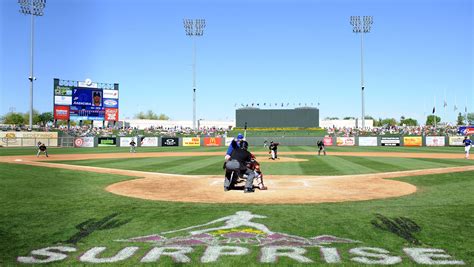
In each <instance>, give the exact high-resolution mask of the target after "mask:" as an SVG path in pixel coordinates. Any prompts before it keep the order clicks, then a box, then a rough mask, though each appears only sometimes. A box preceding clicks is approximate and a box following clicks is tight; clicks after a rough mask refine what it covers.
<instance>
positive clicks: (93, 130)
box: [1, 125, 228, 137]
mask: <svg viewBox="0 0 474 267" xmlns="http://www.w3.org/2000/svg"><path fill="white" fill-rule="evenodd" d="M1 129H2V130H3V131H28V128H27V127H25V126H16V125H8V126H4V127H2V128H1ZM33 130H34V131H43V132H51V131H56V132H60V134H62V135H67V136H74V137H79V136H80V137H95V136H97V137H110V136H137V135H143V136H168V137H178V136H212V137H225V136H226V135H227V130H228V129H224V128H216V127H200V128H199V129H198V130H193V129H191V128H190V127H180V126H177V127H167V128H163V127H149V128H146V129H144V130H139V129H137V128H135V127H93V126H91V125H83V126H70V127H67V126H64V125H63V126H58V127H52V126H44V127H34V129H33Z"/></svg>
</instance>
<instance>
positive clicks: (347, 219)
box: [0, 147, 474, 266]
mask: <svg viewBox="0 0 474 267" xmlns="http://www.w3.org/2000/svg"><path fill="white" fill-rule="evenodd" d="M313 149H314V148H313V147H282V149H281V151H311V150H313ZM223 150H225V148H211V149H208V148H197V149H196V148H179V149H176V148H175V149H173V151H223ZM262 150H263V148H262ZM118 151H121V152H125V151H127V149H126V148H123V149H120V148H118V149H117V148H112V149H110V148H106V149H104V148H100V149H54V150H51V153H56V154H59V153H78V152H80V153H110V152H118ZM140 151H149V152H152V151H164V149H160V148H155V149H146V150H145V149H143V150H140ZM329 151H399V152H414V151H421V152H435V153H439V152H444V153H462V152H461V151H462V150H460V148H434V149H433V148H413V149H412V148H329ZM4 152H5V153H4ZM0 153H1V155H23V154H31V151H29V150H27V149H8V150H3V149H2V150H0ZM299 157H302V158H307V159H308V160H309V161H307V162H292V163H281V164H277V165H275V164H274V163H264V164H262V169H263V170H264V172H265V173H268V174H295V175H298V174H300V175H323V174H324V175H341V174H354V173H373V172H385V171H396V170H406V169H421V168H436V167H445V166H446V167H448V166H463V165H469V164H472V163H471V161H466V160H454V159H453V160H447V159H401V158H370V157H346V156H344V157H342V156H327V157H319V158H318V157H316V156H314V157H313V156H299ZM68 163H73V164H80V165H89V166H100V167H108V168H125V169H136V170H144V171H153V172H155V171H158V172H167V173H181V174H220V173H221V172H222V170H221V167H222V157H215V156H212V157H193V158H191V159H190V158H183V157H170V158H153V159H149V158H148V159H147V158H140V159H138V158H137V159H114V160H94V161H92V160H87V161H76V162H68ZM129 179H134V178H131V177H125V176H119V175H104V174H98V173H91V172H83V171H71V170H62V169H51V168H45V167H34V166H28V165H16V164H7V163H0V203H1V204H0V205H1V211H2V213H1V216H0V251H1V253H0V266H16V265H18V264H19V263H18V262H17V257H19V256H26V257H28V256H34V258H35V259H37V260H45V259H48V258H50V257H52V256H51V254H48V255H49V256H47V255H43V256H41V255H36V256H35V255H33V254H31V252H32V251H33V250H37V249H42V248H46V247H52V246H67V247H70V248H73V249H74V250H75V251H72V252H67V253H66V252H65V253H63V254H64V255H67V257H66V258H65V259H62V260H58V261H56V262H53V263H49V264H48V265H52V266H83V265H84V264H86V263H84V262H81V260H80V259H79V258H80V257H81V255H82V256H84V255H83V254H84V253H85V252H86V251H89V250H90V249H92V248H95V247H106V248H107V249H106V251H105V252H104V253H102V254H100V257H102V258H106V257H112V256H114V255H115V254H117V253H118V252H119V251H120V250H122V249H123V248H126V247H131V246H136V247H137V249H136V252H135V253H134V254H133V255H132V256H130V257H129V258H126V259H124V260H121V261H117V262H115V263H111V265H113V266H117V265H121V266H136V265H139V264H140V261H141V260H142V259H143V257H144V256H145V255H147V254H148V252H149V251H150V250H151V249H152V248H153V247H155V246H154V245H153V244H151V243H131V242H117V241H116V240H119V239H127V238H132V237H138V236H146V235H151V234H157V233H162V232H165V231H170V230H176V229H182V228H186V227H189V226H193V225H198V224H204V223H207V222H210V221H213V220H216V219H219V218H222V217H225V216H229V215H233V214H235V213H236V212H238V211H250V212H252V213H253V214H258V215H264V216H267V218H260V219H253V220H252V221H253V222H257V223H260V224H264V225H265V226H267V227H268V228H269V229H271V230H272V231H274V232H278V233H285V234H288V235H293V236H299V237H304V238H310V237H314V236H319V235H332V236H336V237H340V238H348V239H352V240H357V241H360V243H347V244H345V243H333V244H328V245H324V246H325V247H328V248H336V249H337V251H338V253H339V257H340V259H339V262H338V263H327V261H328V260H327V259H325V258H323V257H322V256H321V255H322V254H321V252H320V249H319V248H318V247H304V249H305V253H304V257H306V258H308V259H310V260H311V261H312V263H308V264H303V263H299V262H298V260H296V259H293V258H291V257H286V256H280V257H279V258H278V260H277V262H276V263H277V264H279V265H281V266H290V265H291V266H296V265H317V266H360V264H361V263H360V262H357V260H360V258H365V259H368V260H372V261H373V262H376V263H377V262H378V261H381V259H384V258H387V256H386V255H385V256H383V255H382V254H383V253H380V252H378V254H377V253H376V255H375V256H365V257H363V256H361V255H360V254H357V252H354V251H352V252H349V251H350V250H351V249H354V248H362V247H371V248H380V249H385V250H387V251H388V253H389V255H390V256H392V257H395V258H397V259H398V257H399V259H401V263H398V265H397V266H415V265H417V264H416V262H415V261H414V260H413V259H412V258H410V257H408V256H407V253H406V252H404V251H403V249H404V248H424V249H429V248H436V249H442V250H443V251H444V252H439V251H438V252H436V253H437V254H438V257H437V256H436V255H435V256H432V257H431V259H432V260H433V262H434V263H436V262H437V261H438V262H439V261H441V260H448V259H444V258H442V257H443V255H449V256H451V258H449V259H450V260H458V261H460V260H462V261H464V263H465V265H466V266H472V265H474V243H473V242H472V237H473V236H474V214H473V212H472V211H473V210H474V195H473V194H472V188H474V172H461V173H451V174H441V175H426V176H417V177H405V178H399V179H397V180H400V181H404V182H407V183H411V184H413V185H415V186H417V188H418V191H417V192H416V193H415V194H412V195H407V196H403V197H398V198H389V199H380V200H370V201H358V202H344V203H323V204H307V205H257V204H255V205H243V204H240V205H238V204H225V205H223V204H192V203H174V202H161V201H148V200H141V199H134V198H128V197H123V196H119V195H115V194H112V193H109V192H106V191H105V190H104V187H106V186H107V185H109V184H113V183H116V182H119V181H125V180H129ZM255 194H258V192H256V193H255ZM107 216H110V217H109V218H105V217H107ZM377 216H378V217H377ZM112 217H113V218H112ZM104 218H105V219H104ZM102 219H103V222H102V223H103V224H101V223H100V220H102ZM108 219H109V220H108ZM114 220H115V221H114ZM106 222H107V223H106ZM375 225H379V227H376V226H375ZM380 226H382V227H380ZM81 229H82V231H81ZM86 230H87V231H86ZM86 232H87V234H85V233H86ZM77 233H81V234H79V235H77ZM78 236H79V238H78ZM229 246H238V247H243V248H247V249H248V250H249V252H248V254H247V255H245V256H232V255H221V256H220V257H219V258H218V259H217V260H216V262H215V263H214V264H213V265H218V266H237V265H239V266H242V265H244V266H245V265H249V266H254V265H259V264H261V263H260V262H261V261H262V257H263V256H262V255H263V254H265V253H263V252H262V251H263V249H264V248H263V247H260V246H253V245H246V244H235V243H233V244H229ZM156 247H160V246H156ZM287 250H288V248H287ZM290 250H291V249H290ZM207 251H208V248H207V247H206V246H196V247H193V251H192V252H190V253H188V254H187V256H189V259H190V262H191V264H193V265H198V264H203V263H201V261H202V257H203V255H204V254H205V253H207ZM285 251H286V250H285ZM262 253H263V254H262ZM372 253H373V252H372ZM436 253H434V254H436ZM56 254H57V255H63V254H61V253H58V251H56ZM54 255H55V254H54V253H53V256H54ZM57 255H56V256H57ZM380 255H382V256H380ZM98 257H99V256H98ZM425 258H426V257H425ZM421 259H423V257H421V258H418V260H421ZM373 262H372V263H373ZM379 263H380V262H379ZM452 263H453V262H452ZM454 263H456V262H454ZM458 263H459V262H458ZM89 264H90V265H92V264H91V263H89ZM177 264H178V263H175V262H173V260H171V257H169V256H165V255H164V256H162V257H161V258H160V259H159V260H156V262H155V263H148V264H145V263H143V264H142V265H145V266H152V265H163V266H172V265H177ZM419 265H420V266H423V264H419ZM425 265H426V264H425Z"/></svg>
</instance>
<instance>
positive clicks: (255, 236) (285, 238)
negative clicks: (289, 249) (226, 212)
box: [117, 211, 360, 247]
mask: <svg viewBox="0 0 474 267" xmlns="http://www.w3.org/2000/svg"><path fill="white" fill-rule="evenodd" d="M264 218H267V217H266V216H263V215H258V214H252V213H251V212H249V211H237V212H236V213H235V214H234V215H230V216H226V217H222V218H219V219H216V220H213V221H210V222H208V223H205V224H200V225H195V226H190V227H186V228H183V229H178V230H171V231H166V232H161V233H159V234H152V235H147V236H139V237H132V238H128V239H125V240H117V241H121V242H148V243H154V244H156V245H161V246H198V245H230V244H249V245H255V246H299V247H301V246H303V247H305V246H311V247H315V246H316V247H318V246H323V245H328V244H332V243H359V242H360V241H356V240H352V239H347V238H340V237H336V236H331V235H320V236H315V237H312V238H305V237H300V236H295V235H289V234H285V233H278V232H273V231H271V230H270V229H269V228H268V227H267V226H266V225H264V224H261V223H257V222H253V221H252V220H253V219H264ZM219 223H224V225H221V226H219ZM206 226H214V227H208V228H205V227H206ZM180 232H184V233H187V235H184V236H175V237H167V236H170V235H175V234H176V233H180Z"/></svg>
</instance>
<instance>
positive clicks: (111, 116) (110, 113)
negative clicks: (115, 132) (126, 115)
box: [105, 108, 119, 121]
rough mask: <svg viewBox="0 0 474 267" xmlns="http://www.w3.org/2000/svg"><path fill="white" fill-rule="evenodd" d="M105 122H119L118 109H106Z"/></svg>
mask: <svg viewBox="0 0 474 267" xmlns="http://www.w3.org/2000/svg"><path fill="white" fill-rule="evenodd" d="M105 120H106V121H118V120H119V114H118V109H116V108H106V109H105Z"/></svg>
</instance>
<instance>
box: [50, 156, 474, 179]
mask: <svg viewBox="0 0 474 267" xmlns="http://www.w3.org/2000/svg"><path fill="white" fill-rule="evenodd" d="M262 157H264V156H262ZM293 157H294V158H301V159H306V160H307V161H300V162H278V161H277V162H269V163H267V162H263V163H261V167H262V170H263V171H264V173H265V174H280V175H348V174H362V173H376V172H391V171H404V170H417V169H430V168H442V167H454V166H468V165H473V164H474V161H467V160H465V159H428V158H416V159H411V158H383V157H348V156H326V157H323V156H320V157H317V156H293ZM55 162H58V163H64V164H73V165H83V166H94V167H104V168H112V169H124V170H137V171H147V172H161V173H175V174H191V175H192V174H198V175H199V174H213V175H216V174H222V163H223V159H222V157H221V156H197V157H192V158H189V157H165V158H124V159H92V160H75V161H55Z"/></svg>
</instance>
